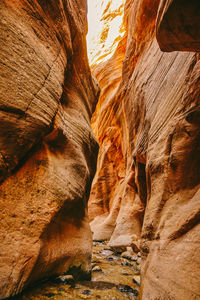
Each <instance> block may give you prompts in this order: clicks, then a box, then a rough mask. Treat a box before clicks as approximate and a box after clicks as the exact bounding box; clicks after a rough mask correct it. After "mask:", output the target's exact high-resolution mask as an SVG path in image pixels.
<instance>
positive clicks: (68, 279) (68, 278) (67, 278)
mask: <svg viewBox="0 0 200 300" xmlns="http://www.w3.org/2000/svg"><path fill="white" fill-rule="evenodd" d="M56 282H58V283H61V284H70V285H71V284H74V282H75V281H74V278H73V276H72V275H63V276H59V277H57V278H56Z"/></svg>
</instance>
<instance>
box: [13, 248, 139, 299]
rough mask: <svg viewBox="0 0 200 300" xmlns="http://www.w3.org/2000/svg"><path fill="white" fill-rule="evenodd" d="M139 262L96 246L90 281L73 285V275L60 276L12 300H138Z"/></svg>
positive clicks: (131, 257)
mask: <svg viewBox="0 0 200 300" xmlns="http://www.w3.org/2000/svg"><path fill="white" fill-rule="evenodd" d="M140 260H141V258H140V254H139V255H129V254H127V252H125V253H124V254H120V253H117V254H116V253H114V252H113V251H112V250H111V249H110V248H109V247H108V246H107V244H106V242H102V243H99V242H93V256H92V269H93V271H92V280H91V281H82V282H74V280H73V277H72V276H71V275H67V276H60V277H58V278H56V279H54V280H51V281H48V282H44V283H42V284H41V285H40V286H39V287H35V288H34V289H29V290H26V291H25V292H23V293H22V294H21V295H19V296H16V297H14V298H12V300H14V299H15V300H47V299H52V300H64V299H106V300H107V299H108V300H122V299H138V291H139V285H140Z"/></svg>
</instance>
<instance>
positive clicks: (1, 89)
mask: <svg viewBox="0 0 200 300" xmlns="http://www.w3.org/2000/svg"><path fill="white" fill-rule="evenodd" d="M86 11H87V7H86V1H84V0H78V1H74V0H70V1H65V0H63V1H54V0H52V1H42V0H41V1H40V0H38V1H35V0H33V1H22V0H17V1H16V0H3V1H0V78H1V80H0V180H1V185H0V244H1V246H0V298H4V297H7V296H10V295H14V294H16V293H19V292H20V291H21V290H22V289H23V288H24V287H26V286H27V285H29V284H30V283H32V282H34V281H38V280H40V279H41V278H44V277H48V276H51V275H57V274H61V273H63V272H66V271H67V270H69V269H70V270H71V272H72V273H73V274H74V275H75V277H76V278H89V277H90V257H91V242H92V237H91V231H90V228H89V224H88V217H87V209H86V206H87V200H88V197H89V193H90V185H91V180H92V178H93V175H94V173H95V167H96V157H97V151H98V146H97V142H96V140H95V138H94V135H93V133H92V132H91V129H90V118H91V115H92V113H93V110H94V108H95V105H96V102H97V98H98V92H99V88H98V85H97V84H96V80H94V78H93V77H92V76H91V72H90V69H89V65H88V60H87V51H86V39H85V36H86V33H87V19H86Z"/></svg>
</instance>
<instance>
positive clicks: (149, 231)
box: [89, 0, 200, 300]
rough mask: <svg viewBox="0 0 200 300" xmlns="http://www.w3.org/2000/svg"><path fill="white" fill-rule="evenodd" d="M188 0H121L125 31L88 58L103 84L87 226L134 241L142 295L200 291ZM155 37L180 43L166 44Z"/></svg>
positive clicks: (198, 158) (97, 234) (98, 235)
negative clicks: (102, 58) (98, 58)
mask: <svg viewBox="0 0 200 300" xmlns="http://www.w3.org/2000/svg"><path fill="white" fill-rule="evenodd" d="M184 2H185V1H184ZM194 2H195V3H196V9H197V8H198V7H199V6H198V3H197V1H191V2H190V4H189V2H188V5H187V7H186V8H185V7H184V5H182V4H181V1H178V0H177V1H176V0H174V1H167V0H166V1H159V0H153V1H149V0H136V1H133V0H127V1H126V4H125V8H124V16H125V17H124V26H125V28H126V33H125V35H124V36H123V38H121V39H120V40H121V42H119V45H118V48H117V49H116V51H115V53H114V54H113V56H112V57H111V58H110V59H109V60H107V62H102V63H100V62H99V63H98V65H93V66H92V71H93V72H94V74H95V76H96V77H97V79H98V80H99V83H100V87H101V89H102V92H101V95H100V100H99V103H98V104H97V109H96V111H95V113H94V116H93V119H92V121H93V123H92V127H93V130H94V133H95V135H96V137H97V140H98V142H99V144H100V150H99V156H98V163H97V173H96V175H95V179H94V182H93V186H92V192H91V196H90V200H89V216H90V219H91V228H92V231H93V234H94V239H96V240H104V239H108V240H109V241H110V242H109V244H110V246H112V247H116V248H117V247H124V246H132V247H133V248H134V250H135V251H138V250H139V249H140V251H141V253H142V268H141V276H142V284H141V299H144V300H149V299H154V300H155V299H163V300H164V299H177V300H179V299H188V300H189V299H199V297H200V279H199V276H198V272H199V268H200V254H199V241H200V239H199V238H200V236H199V235H200V231H199V219H200V218H199V216H200V201H199V199H200V151H199V150H200V143H199V141H200V103H199V99H200V97H199V96H200V89H199V83H200V56H199V54H198V53H196V52H184V51H188V50H189V51H199V47H198V45H199V36H198V28H199V23H198V22H197V21H198V20H197V19H198V17H195V16H194V20H195V18H196V23H195V22H194V23H192V24H191V27H188V26H187V25H188V20H191V19H192V18H193V15H194ZM174 7H175V8H176V9H174ZM175 12H176V14H175ZM197 15H198V16H199V14H197ZM184 20H185V21H184ZM156 21H157V22H156ZM184 22H185V23H184ZM171 24H172V26H171ZM195 26H196V28H197V29H195ZM173 30H175V34H173ZM170 32H171V35H170V34H169V35H168V33H170ZM186 32H187V34H186ZM195 32H196V33H197V35H195V34H194V33H195ZM156 37H157V38H156ZM168 37H169V39H168ZM157 39H158V42H159V44H160V46H161V49H162V50H164V51H171V50H181V51H183V52H172V53H166V52H165V53H164V52H162V51H161V50H160V47H159V45H158V42H157ZM192 41H193V43H192Z"/></svg>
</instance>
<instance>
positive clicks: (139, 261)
mask: <svg viewBox="0 0 200 300" xmlns="http://www.w3.org/2000/svg"><path fill="white" fill-rule="evenodd" d="M141 261H142V259H141V257H138V259H137V262H136V263H137V265H140V264H141Z"/></svg>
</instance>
